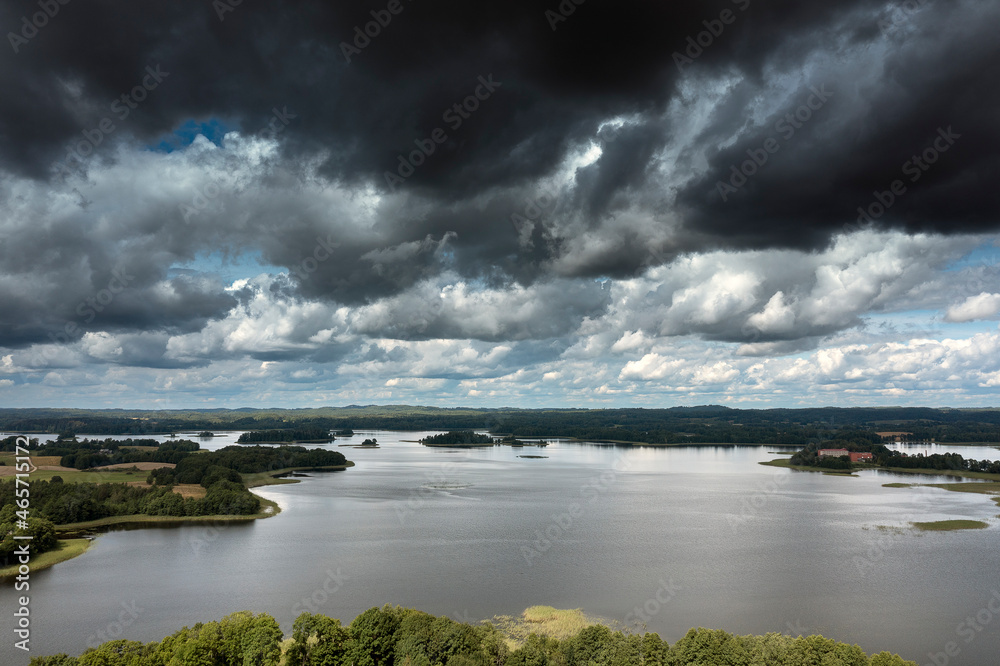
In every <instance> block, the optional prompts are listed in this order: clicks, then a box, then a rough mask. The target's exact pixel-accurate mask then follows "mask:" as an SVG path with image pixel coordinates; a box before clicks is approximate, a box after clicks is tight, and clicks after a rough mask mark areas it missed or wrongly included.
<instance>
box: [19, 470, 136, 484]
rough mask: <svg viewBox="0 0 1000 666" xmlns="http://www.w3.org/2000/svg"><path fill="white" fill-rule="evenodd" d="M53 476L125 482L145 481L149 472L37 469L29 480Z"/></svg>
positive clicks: (74, 480) (69, 480)
mask: <svg viewBox="0 0 1000 666" xmlns="http://www.w3.org/2000/svg"><path fill="white" fill-rule="evenodd" d="M53 476H59V477H62V480H63V482H64V483H127V482H129V481H142V482H143V483H145V482H146V477H147V476H149V472H143V471H141V470H140V471H138V472H132V471H128V470H122V469H114V470H73V471H64V470H54V469H39V470H35V471H34V472H32V473H31V475H30V477H29V480H30V481H51V480H52V477H53Z"/></svg>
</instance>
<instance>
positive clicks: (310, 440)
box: [236, 428, 335, 444]
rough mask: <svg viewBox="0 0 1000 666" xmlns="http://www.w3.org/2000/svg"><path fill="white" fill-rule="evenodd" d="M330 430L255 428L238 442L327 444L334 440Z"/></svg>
mask: <svg viewBox="0 0 1000 666" xmlns="http://www.w3.org/2000/svg"><path fill="white" fill-rule="evenodd" d="M334 439H335V438H334V436H333V435H331V434H330V431H329V430H324V429H323V428H301V429H287V430H255V431H252V432H245V433H243V434H242V435H240V437H239V439H237V440H236V443H237V444H327V443H329V442H332V441H333V440H334Z"/></svg>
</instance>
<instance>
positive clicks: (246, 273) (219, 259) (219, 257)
mask: <svg viewBox="0 0 1000 666" xmlns="http://www.w3.org/2000/svg"><path fill="white" fill-rule="evenodd" d="M287 272H288V269H287V268H285V267H283V266H275V265H273V264H269V263H267V262H266V261H265V260H264V258H263V257H262V256H261V254H260V252H241V253H239V254H234V253H231V252H222V251H215V252H210V253H206V254H200V255H198V256H197V257H195V259H193V260H191V261H188V262H184V263H180V264H174V265H173V266H171V267H170V275H171V276H174V275H182V274H184V273H188V274H190V273H195V274H208V275H215V276H218V278H219V279H220V280H222V281H223V282H224V283H226V284H232V283H233V282H235V281H236V280H240V279H244V278H251V277H255V276H257V275H260V274H261V273H287Z"/></svg>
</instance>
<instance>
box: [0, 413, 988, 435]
mask: <svg viewBox="0 0 1000 666" xmlns="http://www.w3.org/2000/svg"><path fill="white" fill-rule="evenodd" d="M293 428H294V429H322V430H331V429H332V430H341V429H348V428H351V429H376V428H383V429H390V430H446V431H448V430H462V429H478V430H488V431H490V432H491V433H494V434H498V435H515V436H519V437H526V436H533V435H534V436H540V437H559V436H562V437H577V438H580V439H603V440H615V441H634V442H648V443H653V444H671V443H712V442H717V443H769V444H789V445H804V444H806V443H808V442H812V441H818V440H821V439H832V438H835V436H837V435H840V434H844V433H850V432H852V431H859V430H860V431H866V432H878V431H883V432H884V431H906V432H910V433H913V438H914V439H917V440H930V441H936V442H941V443H947V442H981V443H986V442H1000V409H950V408H941V409H935V408H929V407H859V408H839V407H816V408H806V409H732V408H729V407H724V406H720V405H703V406H695V407H670V408H666V409H637V408H627V409H566V408H559V409H544V408H543V409H514V408H509V407H500V408H495V409H472V408H464V407H458V408H442V407H426V406H410V405H367V406H355V405H352V406H348V407H319V408H310V409H250V408H241V409H188V410H164V411H150V410H126V409H105V410H88V409H53V408H39V409H0V429H3V430H10V431H18V432H49V433H60V432H79V433H87V434H94V435H102V434H103V435H148V434H153V433H167V432H178V431H200V430H212V431H219V430H253V431H262V430H288V429H293Z"/></svg>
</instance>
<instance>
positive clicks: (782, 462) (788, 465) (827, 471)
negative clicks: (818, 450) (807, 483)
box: [757, 458, 857, 477]
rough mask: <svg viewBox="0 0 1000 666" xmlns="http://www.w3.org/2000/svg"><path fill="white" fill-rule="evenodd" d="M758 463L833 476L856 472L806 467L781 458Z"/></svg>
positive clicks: (855, 475) (854, 475)
mask: <svg viewBox="0 0 1000 666" xmlns="http://www.w3.org/2000/svg"><path fill="white" fill-rule="evenodd" d="M757 464H758V465H765V466H767V467H784V468H785V469H797V470H799V471H802V472H822V473H823V474H830V475H833V476H853V477H857V474H851V470H846V469H845V470H838V469H829V468H826V467H807V466H805V465H793V464H792V463H791V462H790V461H788V460H783V459H781V458H779V459H777V460H768V461H767V462H762V463H757Z"/></svg>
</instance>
